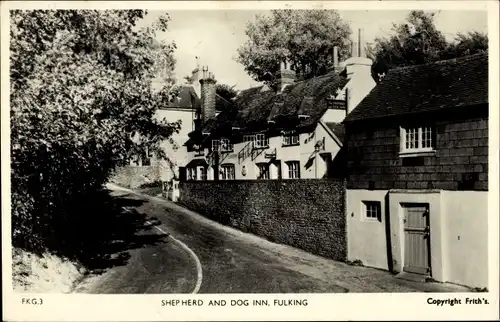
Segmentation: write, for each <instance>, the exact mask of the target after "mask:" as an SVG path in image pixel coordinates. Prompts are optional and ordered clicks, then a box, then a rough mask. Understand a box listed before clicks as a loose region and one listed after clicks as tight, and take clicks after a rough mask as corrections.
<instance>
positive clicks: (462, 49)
mask: <svg viewBox="0 0 500 322" xmlns="http://www.w3.org/2000/svg"><path fill="white" fill-rule="evenodd" d="M487 51H488V36H487V35H486V34H484V33H481V32H477V31H471V32H468V33H467V34H463V33H459V34H457V36H456V37H455V41H454V42H452V43H450V44H448V48H446V50H445V51H444V52H443V53H442V54H441V57H442V59H450V58H455V57H462V56H468V55H474V54H477V53H481V52H487Z"/></svg>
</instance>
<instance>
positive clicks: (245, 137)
mask: <svg viewBox="0 0 500 322" xmlns="http://www.w3.org/2000/svg"><path fill="white" fill-rule="evenodd" d="M256 140H257V138H256V136H255V134H244V135H243V143H245V145H246V144H247V143H248V142H253V143H254V144H255V141H256Z"/></svg>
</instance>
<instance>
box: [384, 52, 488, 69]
mask: <svg viewBox="0 0 500 322" xmlns="http://www.w3.org/2000/svg"><path fill="white" fill-rule="evenodd" d="M482 56H488V51H484V52H479V53H476V54H472V55H467V56H461V57H455V58H450V59H442V60H436V61H433V62H429V63H425V64H418V65H410V66H400V67H395V68H392V69H389V71H388V72H391V71H400V70H408V69H414V68H419V67H423V66H430V65H440V64H446V63H456V62H458V61H467V60H473V59H477V58H479V57H482Z"/></svg>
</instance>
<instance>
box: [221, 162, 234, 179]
mask: <svg viewBox="0 0 500 322" xmlns="http://www.w3.org/2000/svg"><path fill="white" fill-rule="evenodd" d="M220 179H221V180H234V164H223V165H222V166H221V167H220Z"/></svg>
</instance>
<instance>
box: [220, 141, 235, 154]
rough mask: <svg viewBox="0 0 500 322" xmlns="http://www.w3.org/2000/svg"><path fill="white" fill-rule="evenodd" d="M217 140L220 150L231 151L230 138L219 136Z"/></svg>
mask: <svg viewBox="0 0 500 322" xmlns="http://www.w3.org/2000/svg"><path fill="white" fill-rule="evenodd" d="M219 141H220V145H219V151H220V152H232V151H233V144H232V143H231V140H230V139H228V138H221V139H220V140H219Z"/></svg>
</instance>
